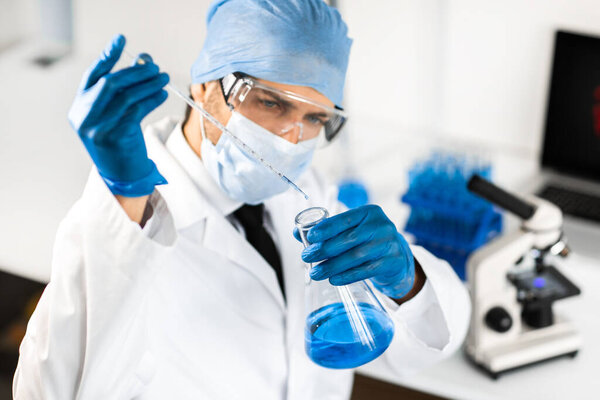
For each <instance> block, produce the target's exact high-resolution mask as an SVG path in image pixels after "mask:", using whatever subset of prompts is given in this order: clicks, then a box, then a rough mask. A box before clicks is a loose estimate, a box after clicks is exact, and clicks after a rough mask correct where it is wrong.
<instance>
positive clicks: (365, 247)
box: [294, 205, 415, 299]
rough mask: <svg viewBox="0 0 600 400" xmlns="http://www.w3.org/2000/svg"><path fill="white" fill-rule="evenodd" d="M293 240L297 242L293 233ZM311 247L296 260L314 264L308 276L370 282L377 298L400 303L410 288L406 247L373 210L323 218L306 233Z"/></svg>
mask: <svg viewBox="0 0 600 400" xmlns="http://www.w3.org/2000/svg"><path fill="white" fill-rule="evenodd" d="M294 236H295V237H296V239H298V240H300V237H299V234H298V231H297V229H296V230H294ZM307 240H308V242H310V243H311V245H309V246H308V247H307V248H306V249H304V251H303V252H302V260H304V261H305V262H307V263H315V262H319V261H322V260H325V261H323V262H321V263H319V264H317V265H315V266H313V268H312V270H311V271H310V277H311V278H312V279H314V280H317V281H320V280H323V279H329V282H330V283H331V284H332V285H347V284H349V283H353V282H357V281H360V280H363V279H368V278H370V279H371V282H373V285H374V286H375V287H376V288H377V289H378V290H379V291H380V292H382V293H383V294H385V295H386V296H389V297H392V298H396V299H399V298H402V297H404V296H405V295H406V294H408V292H410V290H411V289H412V287H413V284H414V281H415V262H414V258H413V255H412V252H411V251H410V248H409V246H408V243H407V242H406V240H404V238H403V237H402V235H401V234H399V233H398V231H397V230H396V227H395V226H394V224H393V223H392V221H390V220H389V218H388V217H387V216H386V215H385V213H384V212H383V210H382V209H381V208H380V207H378V206H375V205H367V206H362V207H358V208H354V209H352V210H349V211H346V212H344V213H341V214H338V215H335V216H333V217H330V218H327V219H326V220H324V221H322V222H320V223H319V224H317V225H316V226H314V227H312V228H311V229H310V230H309V231H308V235H307Z"/></svg>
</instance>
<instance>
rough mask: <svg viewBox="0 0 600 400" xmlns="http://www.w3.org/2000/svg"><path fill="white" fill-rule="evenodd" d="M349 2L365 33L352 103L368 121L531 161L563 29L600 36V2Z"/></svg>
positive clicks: (357, 46) (356, 29) (348, 13)
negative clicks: (463, 141)
mask: <svg viewBox="0 0 600 400" xmlns="http://www.w3.org/2000/svg"><path fill="white" fill-rule="evenodd" d="M340 7H341V9H342V11H343V15H344V16H345V18H346V20H347V23H348V25H349V27H350V33H351V35H352V36H353V37H354V38H355V42H354V46H353V49H352V55H351V58H352V59H351V67H350V69H349V73H348V97H347V105H348V108H350V109H351V111H352V114H353V116H355V117H358V118H357V119H358V120H361V121H364V120H366V121H367V122H365V123H364V124H367V123H368V121H370V120H377V121H385V122H386V123H387V124H388V125H389V126H390V127H393V128H394V129H395V130H396V131H397V132H405V133H407V134H410V133H411V132H414V131H418V132H420V133H424V132H425V133H427V132H429V133H431V134H434V133H442V134H444V135H445V136H446V137H447V138H448V137H453V138H460V139H468V140H470V141H472V140H475V141H482V142H483V143H485V144H486V145H488V146H489V147H491V148H494V149H504V150H506V151H509V152H517V153H520V154H523V155H527V156H531V157H536V155H537V153H538V151H539V149H540V143H541V134H542V129H543V121H544V113H545V106H546V92H547V86H548V78H549V73H550V63H551V58H552V41H553V31H554V30H555V29H556V28H559V27H560V28H566V29H572V30H576V31H583V32H587V33H595V34H599V35H600V24H599V23H598V21H600V2H598V1H597V0H568V1H565V0H503V1H495V0H494V1H491V0H489V1H487V0H486V1H481V0H378V1H372V2H366V1H352V0H342V1H340ZM386 77H393V78H391V79H388V78H386ZM369 134H370V133H369ZM388 138H389V136H388ZM384 140H385V139H384ZM383 147H385V148H388V146H383Z"/></svg>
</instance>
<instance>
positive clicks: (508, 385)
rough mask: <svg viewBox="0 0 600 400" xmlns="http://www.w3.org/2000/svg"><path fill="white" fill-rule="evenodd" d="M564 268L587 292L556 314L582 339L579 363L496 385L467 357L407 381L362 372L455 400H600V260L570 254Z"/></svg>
mask: <svg viewBox="0 0 600 400" xmlns="http://www.w3.org/2000/svg"><path fill="white" fill-rule="evenodd" d="M559 265H560V267H559V268H560V269H561V272H563V273H564V274H565V275H567V276H568V277H569V279H571V280H573V282H574V283H575V284H576V285H577V286H579V288H580V289H581V291H582V294H581V295H580V296H576V297H572V298H568V299H564V300H559V301H558V302H556V303H555V305H554V311H555V313H560V314H561V315H564V316H568V318H569V319H571V320H572V321H573V322H574V323H575V325H576V326H577V327H578V328H579V329H580V332H581V334H582V336H583V348H582V349H581V351H580V352H579V354H578V355H577V357H575V358H574V359H572V358H568V357H564V358H560V359H556V360H552V361H548V362H545V363H542V364H538V365H534V366H531V367H526V368H523V369H520V370H516V371H512V372H508V373H506V374H504V375H501V376H500V378H499V379H498V380H496V381H494V380H492V379H491V378H490V377H489V376H488V375H486V374H485V373H483V372H481V371H480V370H478V369H477V368H476V367H475V366H473V365H472V364H471V363H470V362H469V361H468V360H467V359H466V356H465V355H464V352H458V353H456V354H454V355H453V356H452V357H450V358H449V359H447V360H445V361H443V362H441V363H439V364H437V365H435V366H433V367H431V368H429V369H426V370H424V371H421V372H419V373H417V374H416V375H414V376H410V377H406V378H403V379H397V378H396V377H394V376H393V374H391V373H390V372H389V371H387V370H376V369H374V368H373V366H371V365H367V366H365V367H362V368H360V369H359V372H361V373H363V374H365V375H368V376H371V377H374V378H378V379H381V380H384V381H387V382H391V383H396V384H399V385H402V386H406V387H410V388H413V389H416V390H419V391H422V392H427V393H431V394H435V395H438V396H442V397H445V398H450V399H465V400H467V399H468V400H488V399H489V400H492V399H493V400H497V399H511V400H518V399H523V400H525V399H526V400H532V399H545V400H551V399H561V400H563V399H564V400H566V399H578V400H579V399H597V398H600V378H599V377H598V361H599V360H600V341H599V340H600V339H599V338H600V312H599V310H598V306H600V260H596V259H591V258H586V257H584V256H581V255H578V254H571V255H570V256H569V257H568V258H567V259H566V260H564V261H561V262H560V264H559Z"/></svg>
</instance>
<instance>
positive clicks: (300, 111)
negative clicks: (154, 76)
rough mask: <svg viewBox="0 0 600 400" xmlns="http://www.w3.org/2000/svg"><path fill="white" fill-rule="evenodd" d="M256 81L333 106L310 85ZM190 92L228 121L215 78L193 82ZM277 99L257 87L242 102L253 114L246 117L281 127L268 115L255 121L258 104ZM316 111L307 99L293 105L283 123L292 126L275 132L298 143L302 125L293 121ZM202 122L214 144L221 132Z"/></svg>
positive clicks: (273, 127) (273, 128)
mask: <svg viewBox="0 0 600 400" xmlns="http://www.w3.org/2000/svg"><path fill="white" fill-rule="evenodd" d="M257 81H258V82H260V83H261V84H263V85H266V86H268V87H271V88H274V89H278V90H281V91H288V92H293V93H296V94H298V95H300V96H303V97H306V98H308V99H310V100H313V101H315V102H316V103H320V104H323V105H326V106H329V107H331V108H333V107H334V104H333V102H331V101H330V100H329V99H328V98H327V97H325V96H324V95H322V94H321V93H319V92H318V91H316V90H315V89H313V88H311V87H308V86H295V85H287V84H282V83H277V82H271V81H265V80H261V79H257ZM191 93H192V97H193V99H194V101H196V102H198V103H201V104H203V105H204V107H205V109H206V110H207V111H208V112H209V113H210V114H211V115H213V116H214V117H215V118H216V119H217V120H219V122H221V123H222V124H223V125H227V123H228V122H229V118H230V117H231V111H230V109H229V107H228V106H227V104H226V103H225V99H224V97H223V93H222V91H221V88H220V84H219V82H218V81H211V82H208V83H206V84H194V85H192V87H191ZM276 101H277V99H274V98H271V97H269V96H268V94H266V93H264V94H261V92H260V91H257V98H249V99H247V100H246V101H245V102H244V104H246V111H247V112H249V113H252V114H253V115H249V116H248V117H249V118H250V119H253V120H254V121H255V122H258V123H259V124H260V125H261V126H263V127H265V128H266V129H268V130H269V131H271V132H281V131H282V129H281V128H284V127H281V126H277V124H279V123H280V122H278V121H274V120H268V119H265V120H260V121H257V119H259V118H260V113H259V107H264V102H267V103H266V104H267V106H271V103H272V102H276ZM259 102H260V103H259ZM257 104H260V105H257ZM252 107H256V112H253V110H252ZM318 112H320V110H319V108H318V107H316V106H313V105H311V104H308V103H306V104H297V105H295V107H293V109H291V110H289V112H288V115H287V116H286V125H287V126H291V127H292V128H290V129H285V133H282V134H278V136H280V137H282V138H284V139H285V140H287V141H289V142H291V143H298V140H299V138H300V134H301V128H300V126H298V125H294V124H297V123H301V124H304V123H305V121H306V120H308V119H310V118H313V117H312V116H314V115H315V114H316V113H318ZM191 118H193V119H196V121H199V118H200V114H199V113H198V112H197V111H196V110H193V111H192V115H191ZM193 125H195V126H197V128H196V129H195V130H196V131H197V130H198V129H199V123H196V124H193ZM204 126H205V131H206V136H207V138H208V139H209V140H210V141H211V142H212V143H213V144H216V143H217V142H218V140H219V138H220V137H221V135H222V134H223V132H222V131H221V130H220V129H219V128H217V127H216V126H214V125H213V124H211V123H210V122H205V125H204ZM192 134H200V132H194V133H192ZM195 150H196V149H195ZM199 150H200V149H197V151H196V153H198V154H199V153H200V151H199Z"/></svg>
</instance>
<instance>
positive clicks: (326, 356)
mask: <svg viewBox="0 0 600 400" xmlns="http://www.w3.org/2000/svg"><path fill="white" fill-rule="evenodd" d="M328 216H329V213H328V212H327V210H326V209H324V208H321V207H312V208H307V209H306V210H304V211H302V212H300V213H299V214H298V215H297V216H296V227H297V228H298V231H299V233H300V237H301V238H302V242H303V243H304V246H305V247H306V246H308V244H309V243H308V242H307V240H306V235H307V234H308V231H309V230H310V228H311V227H313V226H315V225H316V224H318V223H319V222H321V221H323V220H324V219H326V218H327V217H328ZM311 268H312V264H309V265H307V266H306V280H305V282H306V286H305V296H306V325H305V331H304V332H305V349H306V354H308V356H309V357H310V359H311V360H313V361H314V362H315V363H317V364H319V365H321V366H323V367H328V368H355V367H358V366H360V365H363V364H365V363H367V362H369V361H371V360H374V359H375V358H377V357H379V356H380V355H381V354H382V353H383V352H384V351H385V349H387V348H388V346H389V344H390V342H391V341H392V338H393V336H394V323H393V321H392V320H391V318H390V317H389V315H388V314H387V312H386V311H385V309H384V308H383V307H382V306H381V304H380V303H379V301H378V300H377V297H375V295H374V294H373V292H372V291H371V288H370V287H369V286H368V285H367V284H366V283H365V282H364V281H360V282H355V283H352V284H350V285H345V286H333V285H331V284H330V283H329V281H328V280H324V281H313V280H312V279H310V275H309V271H310V269H311Z"/></svg>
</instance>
